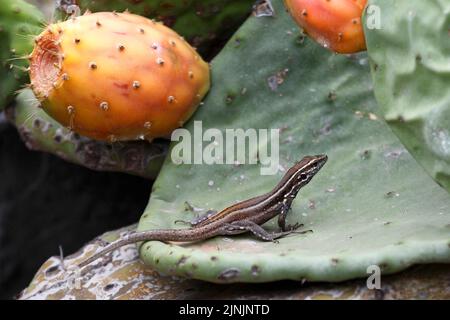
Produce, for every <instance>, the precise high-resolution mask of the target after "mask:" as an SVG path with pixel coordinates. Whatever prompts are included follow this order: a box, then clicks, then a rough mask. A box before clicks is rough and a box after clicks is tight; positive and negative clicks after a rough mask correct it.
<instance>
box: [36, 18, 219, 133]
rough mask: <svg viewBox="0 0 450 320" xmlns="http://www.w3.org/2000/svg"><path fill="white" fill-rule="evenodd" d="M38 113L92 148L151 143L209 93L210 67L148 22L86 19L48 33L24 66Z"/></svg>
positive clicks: (170, 33)
mask: <svg viewBox="0 0 450 320" xmlns="http://www.w3.org/2000/svg"><path fill="white" fill-rule="evenodd" d="M30 78H31V87H32V89H33V91H34V93H35V95H36V96H37V98H38V99H39V100H40V101H41V103H42V107H43V108H44V110H45V111H46V112H47V113H48V114H49V115H50V116H52V117H53V118H54V119H56V120H57V121H58V122H60V123H61V124H63V125H65V126H68V127H70V128H71V129H72V130H74V131H75V132H77V133H79V134H81V135H84V136H88V137H90V138H94V139H98V140H109V141H119V140H136V139H147V140H151V139H153V138H156V137H166V136H168V135H170V133H171V132H172V131H173V130H174V129H176V128H177V127H180V126H182V125H183V123H184V122H185V121H186V120H187V119H188V118H189V117H190V116H191V115H192V113H193V112H194V111H195V109H196V107H197V106H198V105H199V103H200V101H201V100H202V98H203V97H204V95H205V94H206V93H207V91H208V90H209V85H210V77H209V66H208V64H207V63H206V62H205V61H203V60H202V58H201V57H200V56H199V55H198V54H197V52H196V51H195V50H194V49H193V48H192V47H191V46H190V45H189V44H188V43H187V42H186V41H184V39H183V38H181V37H180V36H179V35H178V34H177V33H175V32H174V31H173V30H171V29H169V28H167V27H165V26H164V25H162V24H161V23H157V22H154V21H152V20H149V19H147V18H144V17H141V16H137V15H133V14H129V13H115V12H99V13H93V14H91V13H86V14H85V15H83V16H79V17H73V18H70V19H69V20H67V21H64V22H59V23H55V24H51V25H49V26H48V27H47V28H46V29H45V30H44V31H43V32H42V33H41V34H40V35H39V36H38V37H37V38H36V45H35V47H34V50H33V52H32V54H31V61H30Z"/></svg>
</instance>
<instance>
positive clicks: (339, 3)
mask: <svg viewBox="0 0 450 320" xmlns="http://www.w3.org/2000/svg"><path fill="white" fill-rule="evenodd" d="M284 2H285V6H286V8H287V9H288V10H289V12H290V14H291V16H292V17H293V18H294V20H295V22H296V23H297V24H298V25H299V26H301V27H302V28H303V29H304V30H305V32H306V33H307V34H308V35H309V36H310V37H311V38H313V39H314V40H315V41H317V42H318V43H320V44H321V45H323V46H324V47H326V48H329V49H330V50H332V51H334V52H337V53H354V52H359V51H363V50H366V41H365V38H364V31H363V26H362V24H361V17H362V13H363V10H364V7H365V6H366V3H367V0H284Z"/></svg>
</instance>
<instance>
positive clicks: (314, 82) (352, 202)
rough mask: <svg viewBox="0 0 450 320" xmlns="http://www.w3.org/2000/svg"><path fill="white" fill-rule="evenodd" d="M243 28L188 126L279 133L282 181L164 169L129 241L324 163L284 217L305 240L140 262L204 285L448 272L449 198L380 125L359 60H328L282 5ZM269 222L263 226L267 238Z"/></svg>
mask: <svg viewBox="0 0 450 320" xmlns="http://www.w3.org/2000/svg"><path fill="white" fill-rule="evenodd" d="M272 4H273V6H274V9H275V13H274V15H272V16H265V17H256V16H253V17H250V18H249V20H248V21H247V22H246V23H245V24H244V25H243V26H242V27H241V28H240V29H239V31H238V32H237V33H236V34H235V35H234V36H233V37H232V39H231V40H230V41H229V43H228V44H227V46H226V47H225V48H224V50H223V51H222V52H221V53H220V54H219V55H218V56H217V57H216V58H215V59H214V60H213V62H212V70H213V72H212V83H213V84H214V86H213V88H212V90H211V92H210V94H209V95H208V97H207V98H206V100H205V104H204V106H202V107H201V108H199V109H198V111H197V112H196V114H195V116H194V118H193V119H192V120H191V121H190V122H189V123H188V124H187V129H188V130H189V131H190V132H191V133H193V130H194V125H195V123H194V120H197V121H200V120H201V121H202V125H203V130H206V129H207V128H217V129H220V130H224V129H226V128H243V129H247V128H256V129H259V128H269V129H270V128H279V129H281V133H280V169H281V171H280V172H278V174H276V175H272V176H262V175H260V169H261V167H260V166H259V165H244V164H243V165H237V166H236V165H206V164H204V165H185V164H184V165H176V164H174V163H173V162H172V160H171V158H170V157H168V158H167V160H166V162H165V164H164V166H163V169H162V171H161V173H160V175H159V176H158V179H157V180H156V182H155V184H154V186H153V192H152V195H151V199H150V202H149V205H148V207H147V209H146V211H145V213H144V214H143V216H142V218H141V221H140V223H139V227H138V229H140V230H147V229H154V228H167V227H169V228H182V227H183V226H180V224H175V223H174V221H175V220H177V219H182V220H190V219H192V218H194V217H195V215H196V214H197V210H196V209H198V208H202V209H204V210H205V211H206V210H207V209H216V210H221V209H223V208H224V207H227V206H229V205H231V204H233V203H235V202H236V201H239V200H245V199H248V198H250V197H252V196H256V195H260V194H263V193H265V192H267V191H269V190H271V189H272V188H273V187H274V186H275V185H276V183H277V182H278V181H279V179H280V178H281V176H282V174H283V173H284V172H283V170H287V169H288V168H289V167H290V166H291V165H292V164H294V162H295V161H298V160H299V159H301V158H302V157H303V156H305V155H309V154H320V153H326V154H327V155H328V156H329V160H328V163H327V164H326V165H325V167H324V168H323V169H322V170H321V171H320V172H319V173H318V174H317V176H316V177H315V178H314V180H313V181H312V182H311V183H310V184H309V185H308V186H306V187H305V188H304V189H302V190H301V191H300V193H299V195H298V196H297V198H296V200H295V201H294V203H293V207H292V210H291V212H290V213H289V214H288V220H289V223H290V224H293V223H295V222H301V223H303V224H304V225H305V226H304V229H312V230H313V233H307V234H301V235H299V234H296V235H289V236H287V237H285V238H282V239H280V242H279V243H278V244H276V243H270V242H262V241H260V240H258V239H256V238H254V237H252V236H251V235H242V236H237V237H217V238H214V239H211V240H208V241H204V242H199V243H192V244H165V243H162V242H158V241H153V242H146V243H144V244H143V245H142V246H141V250H140V254H141V257H142V258H143V260H144V261H145V263H147V264H149V265H151V266H152V267H154V268H156V269H157V270H159V271H160V272H162V273H165V274H176V275H181V276H186V277H191V278H196V279H202V280H207V281H212V282H224V283H225V282H266V281H274V280H280V279H294V280H301V279H306V280H309V281H340V280H344V279H350V278H355V277H366V276H367V272H366V271H367V268H368V266H370V265H374V264H376V265H378V266H379V267H380V268H381V270H382V272H383V273H384V274H387V273H393V272H396V271H399V270H402V269H405V268H407V267H408V266H410V265H412V264H414V263H429V262H450V197H449V196H448V194H447V193H446V192H445V191H444V190H443V189H441V188H440V187H439V186H438V185H437V184H436V183H434V181H433V180H432V179H431V178H430V177H429V176H428V175H427V174H426V173H425V171H423V169H422V168H421V167H420V165H418V164H417V163H416V162H415V161H414V159H413V158H412V157H411V155H410V154H409V153H408V151H407V150H406V149H405V148H404V147H403V146H402V144H401V143H400V142H399V141H398V139H397V138H396V136H395V135H394V134H392V132H391V130H390V128H389V127H388V126H387V125H386V124H385V123H384V122H383V121H382V119H381V118H380V117H379V116H378V109H377V104H376V102H375V99H374V96H373V93H372V82H371V78H370V71H369V65H368V58H367V56H366V55H365V54H360V55H352V56H342V55H335V54H332V53H330V52H329V51H327V50H326V49H324V48H322V47H320V46H319V45H318V44H315V43H312V41H310V40H309V39H307V38H305V37H304V36H303V35H301V34H300V31H299V30H298V27H297V26H296V25H295V24H294V22H293V21H292V19H291V18H290V17H289V15H288V13H286V12H285V10H284V8H283V5H282V3H281V1H272ZM275 220H276V219H273V220H272V221H270V222H268V223H267V224H265V225H264V227H265V228H266V229H269V230H276V229H277V228H278V227H277V226H276V221H275Z"/></svg>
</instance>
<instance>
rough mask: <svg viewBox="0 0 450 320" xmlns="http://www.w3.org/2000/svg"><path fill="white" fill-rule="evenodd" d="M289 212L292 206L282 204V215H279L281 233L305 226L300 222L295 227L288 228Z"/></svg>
mask: <svg viewBox="0 0 450 320" xmlns="http://www.w3.org/2000/svg"><path fill="white" fill-rule="evenodd" d="M289 210H291V205H290V204H287V203H284V202H283V203H281V209H280V214H279V215H278V226H279V227H280V229H281V231H283V232H287V231H292V230H295V229H298V228H300V227H302V226H303V224H300V223H298V222H296V223H295V224H294V225H287V226H286V216H287V214H288V212H289Z"/></svg>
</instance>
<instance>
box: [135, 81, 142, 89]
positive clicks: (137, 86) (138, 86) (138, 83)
mask: <svg viewBox="0 0 450 320" xmlns="http://www.w3.org/2000/svg"><path fill="white" fill-rule="evenodd" d="M140 87H141V83H140V82H139V81H137V80H135V81H133V88H134V89H139V88H140Z"/></svg>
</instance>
